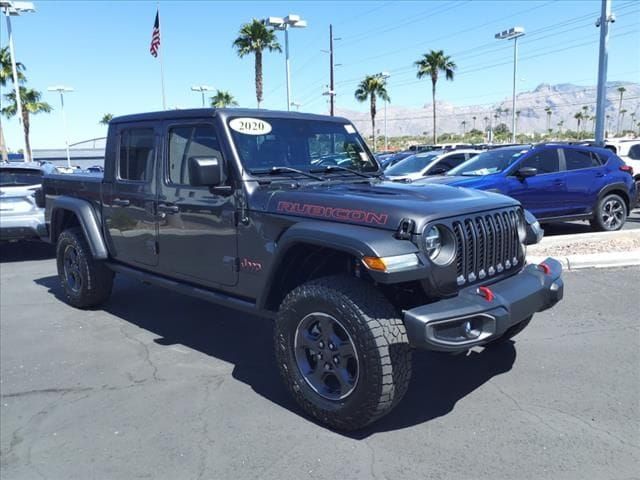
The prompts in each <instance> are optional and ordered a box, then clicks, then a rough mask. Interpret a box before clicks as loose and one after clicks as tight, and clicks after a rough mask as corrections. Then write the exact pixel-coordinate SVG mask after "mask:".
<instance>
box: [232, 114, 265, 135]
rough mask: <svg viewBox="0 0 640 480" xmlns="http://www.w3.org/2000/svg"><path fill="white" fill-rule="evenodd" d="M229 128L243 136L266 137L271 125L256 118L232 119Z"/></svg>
mask: <svg viewBox="0 0 640 480" xmlns="http://www.w3.org/2000/svg"><path fill="white" fill-rule="evenodd" d="M229 127H230V128H231V130H233V131H235V132H238V133H242V134H243V135H267V134H268V133H270V132H271V124H270V123H269V122H266V121H264V120H260V119H258V118H248V117H247V118H245V117H242V118H234V119H233V120H231V121H230V122H229Z"/></svg>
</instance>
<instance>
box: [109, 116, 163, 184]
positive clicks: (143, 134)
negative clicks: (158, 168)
mask: <svg viewBox="0 0 640 480" xmlns="http://www.w3.org/2000/svg"><path fill="white" fill-rule="evenodd" d="M153 142H154V135H153V129H152V128H130V129H124V130H122V131H121V132H120V151H119V158H118V177H119V178H120V179H122V180H130V181H134V182H150V181H151V179H152V178H153V161H154V148H153Z"/></svg>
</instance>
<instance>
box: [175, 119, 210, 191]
mask: <svg viewBox="0 0 640 480" xmlns="http://www.w3.org/2000/svg"><path fill="white" fill-rule="evenodd" d="M198 157H207V158H211V157H217V158H219V159H221V158H222V155H221V154H220V145H219V143H218V137H217V135H216V131H215V128H214V127H213V125H188V126H187V125H185V126H180V127H174V128H171V129H169V158H168V168H167V170H168V172H167V174H168V175H167V176H168V181H169V183H171V184H174V185H191V180H190V178H189V159H190V158H198Z"/></svg>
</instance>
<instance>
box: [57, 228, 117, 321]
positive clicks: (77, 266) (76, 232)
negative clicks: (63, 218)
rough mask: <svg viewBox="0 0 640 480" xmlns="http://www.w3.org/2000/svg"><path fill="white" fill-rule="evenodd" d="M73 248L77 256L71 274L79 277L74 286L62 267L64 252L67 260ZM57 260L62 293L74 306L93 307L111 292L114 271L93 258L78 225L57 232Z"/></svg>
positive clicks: (63, 264) (104, 299)
mask: <svg viewBox="0 0 640 480" xmlns="http://www.w3.org/2000/svg"><path fill="white" fill-rule="evenodd" d="M72 252H75V256H74V258H75V259H76V261H75V262H74V266H73V272H74V273H73V275H77V278H78V279H79V282H78V284H77V285H76V288H73V285H72V283H73V281H72V280H71V278H70V277H69V275H68V274H67V273H66V271H65V255H66V256H67V257H66V259H67V260H68V257H69V256H70V255H71V253H72ZM56 263H57V267H58V278H59V279H60V283H61V284H62V288H63V289H64V294H65V296H66V298H67V301H68V302H69V303H70V304H71V305H73V306H74V307H76V308H90V307H95V306H97V305H100V304H101V303H104V302H105V301H106V300H107V299H108V298H109V296H110V295H111V289H112V287H113V276H114V274H113V271H112V270H110V269H109V268H108V267H107V266H106V265H105V264H104V263H103V262H101V261H100V260H96V259H94V258H93V255H92V254H91V250H90V249H89V245H88V244H87V240H86V239H85V238H84V234H83V232H82V229H81V228H79V227H74V228H69V229H67V230H64V231H63V232H62V233H61V234H60V237H58V245H57V248H56ZM69 270H71V268H69ZM72 277H73V276H72Z"/></svg>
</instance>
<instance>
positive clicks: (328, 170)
mask: <svg viewBox="0 0 640 480" xmlns="http://www.w3.org/2000/svg"><path fill="white" fill-rule="evenodd" d="M332 170H339V171H341V172H349V173H353V174H354V175H358V176H360V177H364V178H373V177H376V175H374V174H369V173H363V172H359V171H357V170H353V169H352V168H347V167H343V166H341V165H327V166H326V167H324V168H316V169H313V170H309V171H310V172H314V173H331V171H332Z"/></svg>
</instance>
